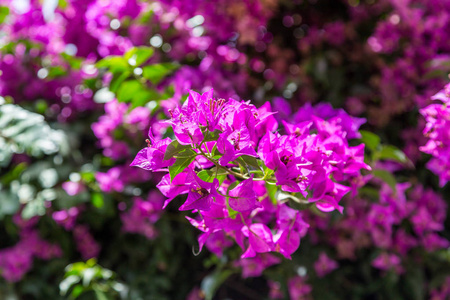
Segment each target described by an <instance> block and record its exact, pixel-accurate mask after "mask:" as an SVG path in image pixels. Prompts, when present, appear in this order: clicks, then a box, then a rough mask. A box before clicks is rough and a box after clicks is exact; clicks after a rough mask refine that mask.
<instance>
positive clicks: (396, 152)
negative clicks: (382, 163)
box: [378, 145, 413, 166]
mask: <svg viewBox="0 0 450 300" xmlns="http://www.w3.org/2000/svg"><path fill="white" fill-rule="evenodd" d="M378 158H379V159H385V160H393V161H397V162H399V163H403V164H409V165H412V166H413V164H412V162H411V161H410V160H409V159H408V158H407V157H406V155H405V153H403V151H401V150H400V149H398V148H397V147H394V146H392V145H386V146H383V147H382V148H381V151H380V152H379V153H378Z"/></svg>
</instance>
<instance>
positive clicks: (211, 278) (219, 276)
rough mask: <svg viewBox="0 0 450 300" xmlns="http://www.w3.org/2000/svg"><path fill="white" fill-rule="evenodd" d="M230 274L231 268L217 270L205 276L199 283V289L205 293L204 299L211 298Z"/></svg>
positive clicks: (209, 299) (210, 299)
mask: <svg viewBox="0 0 450 300" xmlns="http://www.w3.org/2000/svg"><path fill="white" fill-rule="evenodd" d="M231 274H233V272H232V271H231V270H217V271H215V272H214V273H213V274H211V275H208V276H206V277H205V278H204V279H203V281H202V283H201V289H202V291H203V292H204V293H205V300H212V299H213V297H214V294H215V293H216V291H217V289H218V288H219V287H220V285H221V284H222V283H223V282H225V280H227V278H228V277H229V276H230V275H231Z"/></svg>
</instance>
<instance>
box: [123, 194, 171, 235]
mask: <svg viewBox="0 0 450 300" xmlns="http://www.w3.org/2000/svg"><path fill="white" fill-rule="evenodd" d="M163 203H164V198H163V196H162V195H161V194H160V193H158V192H157V191H153V192H151V193H150V194H149V195H148V197H147V200H144V199H142V198H139V197H136V198H134V199H133V204H132V207H131V208H130V209H129V210H128V211H126V212H123V213H122V214H121V215H120V219H121V220H122V224H123V227H122V230H123V231H124V232H129V233H138V234H142V235H143V236H145V237H147V238H148V239H154V238H156V236H157V235H158V230H157V229H156V228H155V225H154V224H155V223H156V221H158V220H159V218H160V215H161V211H162V206H163ZM119 209H120V207H119Z"/></svg>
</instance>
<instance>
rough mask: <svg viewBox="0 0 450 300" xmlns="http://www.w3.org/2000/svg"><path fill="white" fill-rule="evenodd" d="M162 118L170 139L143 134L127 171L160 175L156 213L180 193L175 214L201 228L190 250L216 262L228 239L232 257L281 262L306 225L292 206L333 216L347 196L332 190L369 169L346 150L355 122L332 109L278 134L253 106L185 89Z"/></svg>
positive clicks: (359, 155) (358, 154) (267, 115)
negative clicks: (269, 255)
mask: <svg viewBox="0 0 450 300" xmlns="http://www.w3.org/2000/svg"><path fill="white" fill-rule="evenodd" d="M170 113H171V119H170V121H168V123H169V124H170V125H171V126H172V128H173V133H174V135H175V139H174V140H172V139H171V138H169V137H168V138H165V139H160V140H158V139H155V138H154V137H153V135H152V134H150V140H149V141H148V143H149V145H148V147H147V148H144V149H142V150H141V151H140V152H139V153H138V154H137V156H136V158H135V160H134V161H133V163H132V164H131V165H132V166H138V167H141V168H143V169H145V170H150V171H165V172H168V174H166V175H165V176H163V177H162V179H161V181H160V182H159V184H158V185H157V187H158V188H159V190H160V191H161V193H162V194H163V195H165V196H166V197H168V200H166V203H165V206H166V205H168V203H169V202H171V201H172V200H173V199H174V198H175V197H177V196H178V195H180V194H188V196H187V199H186V201H185V202H184V203H183V204H182V205H181V206H180V210H189V211H194V212H197V213H198V216H197V217H196V218H190V217H189V218H188V219H189V221H190V222H191V224H192V225H193V226H195V227H197V228H198V229H200V230H201V231H203V233H202V234H201V235H200V236H199V244H200V249H201V248H202V247H203V245H204V244H206V246H207V247H208V248H209V249H210V250H211V251H213V252H214V253H216V254H217V255H221V252H222V251H223V249H221V247H217V245H218V244H219V245H227V244H229V243H228V238H233V239H234V240H235V241H236V243H237V244H238V245H239V246H240V247H241V248H242V250H243V251H244V253H243V254H242V256H241V258H249V257H255V256H256V255H257V253H265V252H279V253H281V254H282V255H284V256H285V257H287V258H290V257H291V254H292V253H293V252H294V251H295V250H297V248H298V247H299V244H300V238H301V237H302V236H304V235H305V234H306V231H307V229H308V227H309V226H308V224H307V223H305V222H304V220H303V215H302V213H301V212H300V211H299V210H297V209H295V208H293V207H294V206H295V205H300V206H302V205H310V204H314V205H315V206H316V207H317V209H319V210H321V211H324V212H330V211H333V210H338V211H340V212H342V210H343V207H342V206H340V205H339V202H340V200H341V199H342V197H343V196H344V195H345V194H346V193H347V192H349V191H350V189H351V188H350V187H348V186H345V185H343V184H342V183H344V182H349V181H351V180H352V179H353V178H355V177H357V176H359V175H360V170H361V169H370V167H369V166H368V165H366V164H365V163H364V145H359V146H356V147H350V146H349V145H348V140H347V139H349V138H354V137H357V136H358V134H357V129H358V127H359V125H360V122H359V121H360V120H358V119H353V118H351V117H349V116H348V115H345V116H343V114H344V113H343V112H342V111H339V112H337V113H333V111H330V114H328V116H327V118H321V117H319V116H315V115H313V114H310V115H306V114H304V115H298V116H297V117H298V120H299V121H298V122H295V123H293V124H289V123H287V122H283V125H284V133H285V134H280V133H279V132H277V129H278V125H279V124H278V122H277V121H276V119H275V118H274V116H273V115H274V113H273V112H271V109H270V105H269V104H268V103H267V104H265V105H263V106H262V107H261V108H259V109H257V108H256V107H255V106H253V105H251V104H250V102H238V101H236V100H233V99H229V100H228V101H227V100H224V99H214V98H213V91H212V90H210V91H208V92H206V93H204V94H203V95H200V94H197V93H196V92H193V91H191V92H190V94H189V97H188V99H187V100H186V102H185V103H184V104H183V105H182V106H181V107H178V108H176V109H174V110H172V111H171V112H170ZM358 122H359V123H358ZM270 224H275V225H274V226H273V227H272V228H269V226H270ZM265 261H266V262H267V264H268V265H270V264H272V260H271V259H265Z"/></svg>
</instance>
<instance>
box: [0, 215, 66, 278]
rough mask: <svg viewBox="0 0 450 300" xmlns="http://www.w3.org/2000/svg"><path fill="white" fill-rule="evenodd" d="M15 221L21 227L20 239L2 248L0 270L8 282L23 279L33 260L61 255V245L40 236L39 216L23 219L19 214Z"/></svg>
mask: <svg viewBox="0 0 450 300" xmlns="http://www.w3.org/2000/svg"><path fill="white" fill-rule="evenodd" d="M14 221H15V222H16V224H17V225H18V227H19V228H20V240H19V242H18V243H16V244H15V245H14V246H12V247H9V248H5V249H2V250H0V270H1V274H2V277H3V278H5V280H7V281H8V282H16V281H19V280H20V279H22V277H23V276H24V274H26V273H27V272H28V271H29V270H30V269H31V268H32V266H33V260H34V259H35V258H39V259H42V260H50V259H52V258H56V257H61V255H62V251H61V248H60V247H59V245H57V244H51V243H49V242H47V241H45V240H43V239H42V238H41V237H40V236H39V232H38V231H37V229H36V228H34V227H35V225H36V223H37V221H38V218H33V219H30V220H26V221H25V220H22V219H21V218H20V217H19V215H16V216H15V217H14Z"/></svg>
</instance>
